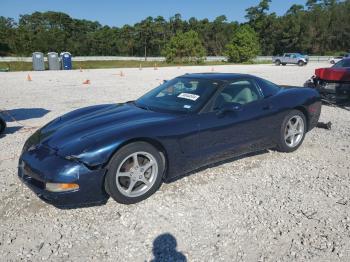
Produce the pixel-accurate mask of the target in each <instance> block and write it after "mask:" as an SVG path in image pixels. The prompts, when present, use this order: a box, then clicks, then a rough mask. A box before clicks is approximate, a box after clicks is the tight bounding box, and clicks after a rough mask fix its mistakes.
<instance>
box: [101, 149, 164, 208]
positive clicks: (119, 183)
mask: <svg viewBox="0 0 350 262" xmlns="http://www.w3.org/2000/svg"><path fill="white" fill-rule="evenodd" d="M163 172H164V163H163V161H162V157H161V155H160V153H159V152H158V150H157V149H156V148H154V147H153V146H152V145H150V144H148V143H145V142H135V143H131V144H128V145H126V146H124V147H123V148H121V149H120V150H118V152H117V153H116V154H115V155H114V156H113V157H112V159H111V161H110V163H109V166H108V172H107V175H106V180H105V188H106V191H107V193H108V194H109V195H110V196H111V197H112V198H113V199H114V200H115V201H117V202H119V203H122V204H134V203H137V202H140V201H142V200H144V199H146V198H148V197H149V196H151V195H152V194H153V193H155V192H156V191H157V190H158V188H159V187H160V185H161V183H162V175H163Z"/></svg>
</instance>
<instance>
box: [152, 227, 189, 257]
mask: <svg viewBox="0 0 350 262" xmlns="http://www.w3.org/2000/svg"><path fill="white" fill-rule="evenodd" d="M176 247H177V242H176V238H175V237H174V236H173V235H171V234H169V233H165V234H162V235H159V236H158V237H157V238H156V239H155V240H154V241H153V249H152V252H153V256H154V258H153V259H152V260H151V262H164V261H174V262H175V261H176V262H186V261H187V259H186V257H185V255H184V254H182V253H181V252H179V251H177V250H176Z"/></svg>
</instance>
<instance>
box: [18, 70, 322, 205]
mask: <svg viewBox="0 0 350 262" xmlns="http://www.w3.org/2000/svg"><path fill="white" fill-rule="evenodd" d="M320 112H321V102H320V97H319V94H318V92H317V91H315V90H313V89H309V88H298V87H281V86H278V85H275V84H273V83H271V82H269V81H267V80H264V79H261V78H258V77H255V76H251V75H244V74H216V73H212V74H186V75H183V76H180V77H177V78H175V79H172V80H170V81H165V82H164V83H163V84H162V85H160V86H159V87H157V88H155V89H153V90H151V91H150V92H148V93H147V94H145V95H143V96H142V97H140V98H139V99H137V100H136V101H130V102H126V103H122V104H107V105H97V106H91V107H86V108H82V109H78V110H75V111H73V112H70V113H67V114H65V115H63V116H61V117H59V118H57V119H54V120H53V121H51V122H50V123H48V124H47V125H45V126H44V127H42V128H41V129H39V130H38V131H36V132H35V133H34V134H33V135H32V136H31V137H30V138H29V139H28V140H27V141H26V143H25V145H24V147H23V151H22V153H21V156H20V159H19V168H18V174H19V177H20V179H21V180H22V181H23V182H24V183H25V184H26V185H27V186H28V187H30V188H31V189H32V190H33V191H34V192H35V193H36V194H37V195H38V196H39V197H40V198H42V199H43V200H45V201H47V202H49V203H52V204H53V205H55V206H63V207H73V206H77V205H85V204H98V203H104V202H105V201H106V200H107V199H108V197H109V196H110V197H112V198H113V199H114V200H116V201H117V202H119V203H123V204H133V203H136V202H139V201H141V200H144V199H146V198H147V197H149V196H150V195H152V194H153V193H154V192H156V191H157V189H158V188H159V187H160V185H161V183H162V182H163V181H171V180H173V179H174V178H176V177H179V176H183V175H185V174H186V173H188V172H190V171H193V170H196V169H198V168H200V167H203V166H206V165H208V164H212V163H215V162H218V161H222V160H225V159H230V158H232V157H234V156H238V155H243V154H247V153H250V152H255V151H259V150H263V149H269V148H276V149H277V150H279V151H282V152H292V151H294V150H296V149H297V148H298V147H299V146H300V145H301V144H302V142H303V140H304V137H305V134H306V133H307V132H308V131H310V130H311V129H312V128H314V127H315V126H316V124H317V122H318V119H319V116H320Z"/></svg>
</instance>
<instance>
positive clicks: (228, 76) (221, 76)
mask: <svg viewBox="0 0 350 262" xmlns="http://www.w3.org/2000/svg"><path fill="white" fill-rule="evenodd" d="M180 77H185V78H197V79H208V80H220V81H232V80H236V79H240V78H256V77H255V76H252V75H248V74H237V73H194V74H185V75H182V76H180Z"/></svg>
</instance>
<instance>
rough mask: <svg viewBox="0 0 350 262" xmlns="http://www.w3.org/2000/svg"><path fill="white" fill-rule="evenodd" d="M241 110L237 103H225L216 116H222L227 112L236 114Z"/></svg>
mask: <svg viewBox="0 0 350 262" xmlns="http://www.w3.org/2000/svg"><path fill="white" fill-rule="evenodd" d="M241 110H242V105H241V104H239V103H225V104H224V105H223V106H222V107H221V109H220V110H219V111H218V115H223V114H225V113H227V112H238V111H241Z"/></svg>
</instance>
